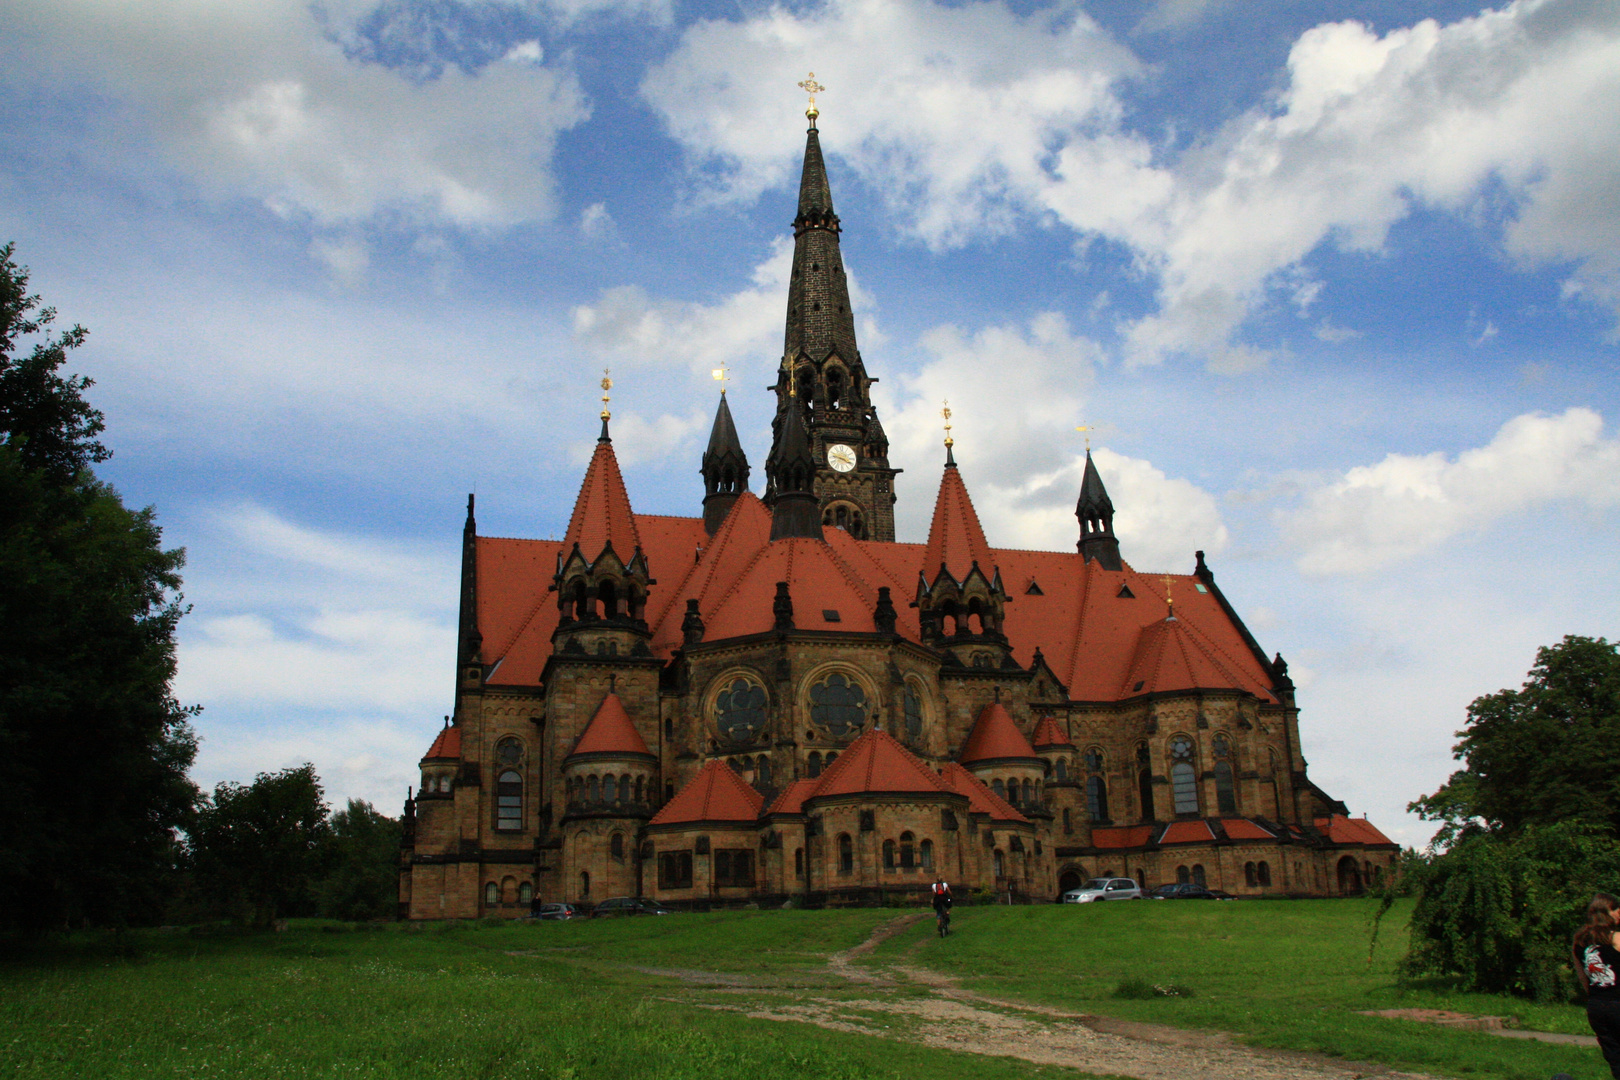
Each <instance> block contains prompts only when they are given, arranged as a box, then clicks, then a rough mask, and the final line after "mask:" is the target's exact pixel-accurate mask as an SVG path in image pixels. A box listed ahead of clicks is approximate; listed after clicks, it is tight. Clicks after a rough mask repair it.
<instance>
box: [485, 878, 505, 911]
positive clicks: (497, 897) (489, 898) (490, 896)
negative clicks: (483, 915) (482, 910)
mask: <svg viewBox="0 0 1620 1080" xmlns="http://www.w3.org/2000/svg"><path fill="white" fill-rule="evenodd" d="M500 902H501V887H500V886H499V885H497V884H495V883H494V882H493V881H491V882H490V883H489V884H487V885H485V886H484V906H485V907H494V906H495V905H496V904H499V903H500Z"/></svg>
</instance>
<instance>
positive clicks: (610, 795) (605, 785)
mask: <svg viewBox="0 0 1620 1080" xmlns="http://www.w3.org/2000/svg"><path fill="white" fill-rule="evenodd" d="M602 801H603V802H605V803H612V802H618V801H619V781H618V779H617V778H616V777H614V775H613V774H612V773H608V774H607V775H606V776H604V777H602Z"/></svg>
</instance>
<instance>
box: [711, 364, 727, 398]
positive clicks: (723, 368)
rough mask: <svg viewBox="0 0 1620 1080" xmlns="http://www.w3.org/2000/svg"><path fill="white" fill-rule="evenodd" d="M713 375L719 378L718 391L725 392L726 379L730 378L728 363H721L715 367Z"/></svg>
mask: <svg viewBox="0 0 1620 1080" xmlns="http://www.w3.org/2000/svg"><path fill="white" fill-rule="evenodd" d="M714 377H715V378H716V379H718V380H720V392H721V393H722V394H724V393H725V392H726V380H727V379H729V378H731V367H730V365H728V364H724V363H722V364H721V365H720V366H719V367H717V368H715V369H714Z"/></svg>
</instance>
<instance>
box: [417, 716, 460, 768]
mask: <svg viewBox="0 0 1620 1080" xmlns="http://www.w3.org/2000/svg"><path fill="white" fill-rule="evenodd" d="M445 759H451V760H455V761H460V760H461V727H460V725H458V724H446V725H445V726H444V727H443V728H442V729H440V731H439V737H438V738H437V739H434V740H433V745H432V746H430V747H428V752H427V753H426V754H423V755H422V760H423V761H434V760H441V761H442V760H445Z"/></svg>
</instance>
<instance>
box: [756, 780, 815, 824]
mask: <svg viewBox="0 0 1620 1080" xmlns="http://www.w3.org/2000/svg"><path fill="white" fill-rule="evenodd" d="M819 783H821V779H820V778H819V777H817V778H816V779H814V780H812V779H808V778H801V779H798V780H795V781H793V783H791V784H789V785H788V786H787V787H785V788H783V789H782V793H781V794H780V795H778V796H777V797H776V798H775V799H773V800H771V805H769V806H767V807H766V808H765V815H766V816H767V817H769V816H770V815H771V814H802V813H804V800H806V799H808V798H809V797H810V793H811V792H813V791H815V790H816V785H817V784H819Z"/></svg>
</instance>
